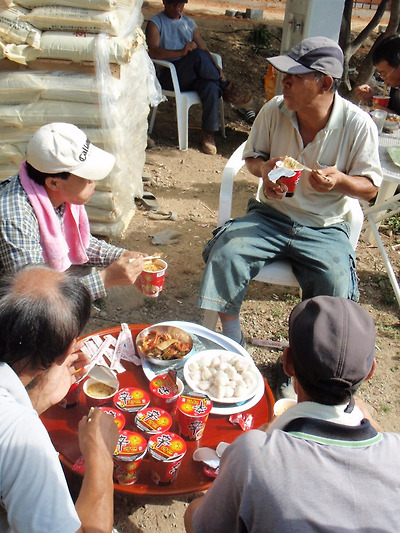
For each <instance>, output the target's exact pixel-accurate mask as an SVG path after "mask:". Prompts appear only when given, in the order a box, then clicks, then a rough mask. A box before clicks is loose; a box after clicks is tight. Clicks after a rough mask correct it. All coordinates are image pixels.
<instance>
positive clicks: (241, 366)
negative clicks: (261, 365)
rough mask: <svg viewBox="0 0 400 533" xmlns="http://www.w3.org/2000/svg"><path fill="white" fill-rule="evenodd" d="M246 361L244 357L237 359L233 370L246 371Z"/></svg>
mask: <svg viewBox="0 0 400 533" xmlns="http://www.w3.org/2000/svg"><path fill="white" fill-rule="evenodd" d="M247 366H248V365H247V361H246V360H245V358H244V357H242V358H241V359H237V360H236V362H235V368H236V370H237V371H238V372H244V371H245V370H246V369H247Z"/></svg>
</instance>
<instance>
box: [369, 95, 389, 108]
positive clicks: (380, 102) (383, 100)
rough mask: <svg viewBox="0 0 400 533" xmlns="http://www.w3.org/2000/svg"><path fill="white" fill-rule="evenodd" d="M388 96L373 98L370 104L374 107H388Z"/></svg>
mask: <svg viewBox="0 0 400 533" xmlns="http://www.w3.org/2000/svg"><path fill="white" fill-rule="evenodd" d="M389 100H390V96H373V97H372V104H373V106H374V107H387V106H388V105H389Z"/></svg>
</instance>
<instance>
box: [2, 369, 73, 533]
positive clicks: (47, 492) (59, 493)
mask: <svg viewBox="0 0 400 533" xmlns="http://www.w3.org/2000/svg"><path fill="white" fill-rule="evenodd" d="M0 492H1V501H0V532H1V533H5V532H7V533H13V532H18V533H46V532H51V533H75V532H76V531H78V529H79V528H80V526H81V523H80V520H79V518H78V515H77V512H76V510H75V506H74V503H73V501H72V498H71V495H70V493H69V490H68V485H67V482H66V480H65V476H64V473H63V470H62V468H61V464H60V461H59V458H58V455H57V452H56V450H55V449H54V447H53V445H52V443H51V440H50V437H49V435H48V433H47V431H46V428H45V427H44V425H43V424H42V422H41V420H40V418H39V416H38V414H37V412H36V411H35V410H34V409H33V407H32V404H31V401H30V399H29V396H28V393H27V392H26V390H25V388H24V386H23V385H22V383H21V381H20V380H19V378H18V376H17V375H16V374H15V373H14V371H13V370H12V369H11V368H10V367H9V366H8V365H7V364H6V363H0Z"/></svg>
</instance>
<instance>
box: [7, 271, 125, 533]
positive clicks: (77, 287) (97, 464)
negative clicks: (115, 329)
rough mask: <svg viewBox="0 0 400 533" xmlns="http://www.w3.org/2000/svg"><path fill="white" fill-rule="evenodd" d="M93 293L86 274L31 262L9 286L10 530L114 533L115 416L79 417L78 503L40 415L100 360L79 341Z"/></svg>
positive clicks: (9, 276)
mask: <svg viewBox="0 0 400 533" xmlns="http://www.w3.org/2000/svg"><path fill="white" fill-rule="evenodd" d="M90 308H91V298H90V294H89V292H88V290H87V288H86V287H85V286H84V285H83V283H81V282H80V281H79V280H78V279H77V278H75V277H72V276H67V275H65V274H63V273H62V272H55V271H54V270H51V269H50V268H48V267H45V266H38V265H30V266H27V267H25V268H23V269H21V270H20V271H18V272H17V273H14V274H6V275H5V276H3V277H2V279H1V282H0V323H1V329H0V495H1V496H0V503H1V505H0V531H1V532H6V531H7V532H15V533H28V532H29V533H44V532H46V531H47V532H49V531H57V532H60V533H75V532H89V531H92V532H94V531H96V533H110V531H111V529H112V526H113V496H114V485H113V452H114V450H115V447H116V445H117V441H118V427H117V425H116V424H115V421H114V418H113V417H112V416H111V415H108V414H106V413H104V412H103V411H101V410H100V409H94V410H92V411H90V412H89V414H88V415H87V416H84V417H83V418H82V420H81V421H80V422H79V426H78V436H77V438H79V446H80V450H81V453H82V455H83V457H84V459H85V474H84V478H83V482H82V487H81V490H80V493H79V496H78V499H77V501H76V503H75V505H74V502H73V501H72V498H71V496H70V493H69V490H68V486H67V483H66V480H65V477H64V473H63V470H62V468H61V464H60V461H59V457H58V453H57V451H56V450H55V449H54V447H53V445H52V443H51V440H50V437H49V435H48V433H47V431H46V428H45V427H44V425H43V424H42V422H41V421H40V419H39V416H38V415H39V414H40V413H42V412H43V411H45V410H46V409H48V408H49V407H50V406H52V405H55V404H57V403H58V402H59V401H60V400H61V399H62V398H64V397H65V395H66V393H67V392H68V390H69V388H70V386H71V385H72V384H73V383H75V381H76V380H77V379H78V378H79V377H83V376H81V374H82V369H83V367H84V366H85V365H87V364H88V363H89V362H90V361H89V359H88V358H87V357H86V356H85V355H84V354H83V353H82V352H80V348H81V344H80V343H79V342H77V337H78V336H79V335H80V334H81V331H82V329H83V327H84V326H85V325H86V323H87V321H88V319H89V317H90Z"/></svg>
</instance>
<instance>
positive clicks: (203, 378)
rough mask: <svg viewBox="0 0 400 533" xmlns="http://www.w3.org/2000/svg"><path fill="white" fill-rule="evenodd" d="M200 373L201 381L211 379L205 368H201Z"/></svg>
mask: <svg viewBox="0 0 400 533" xmlns="http://www.w3.org/2000/svg"><path fill="white" fill-rule="evenodd" d="M200 372H201V379H202V380H204V381H209V380H210V379H211V378H212V377H213V374H212V372H211V371H210V369H209V368H208V367H206V366H203V367H201V370H200Z"/></svg>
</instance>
